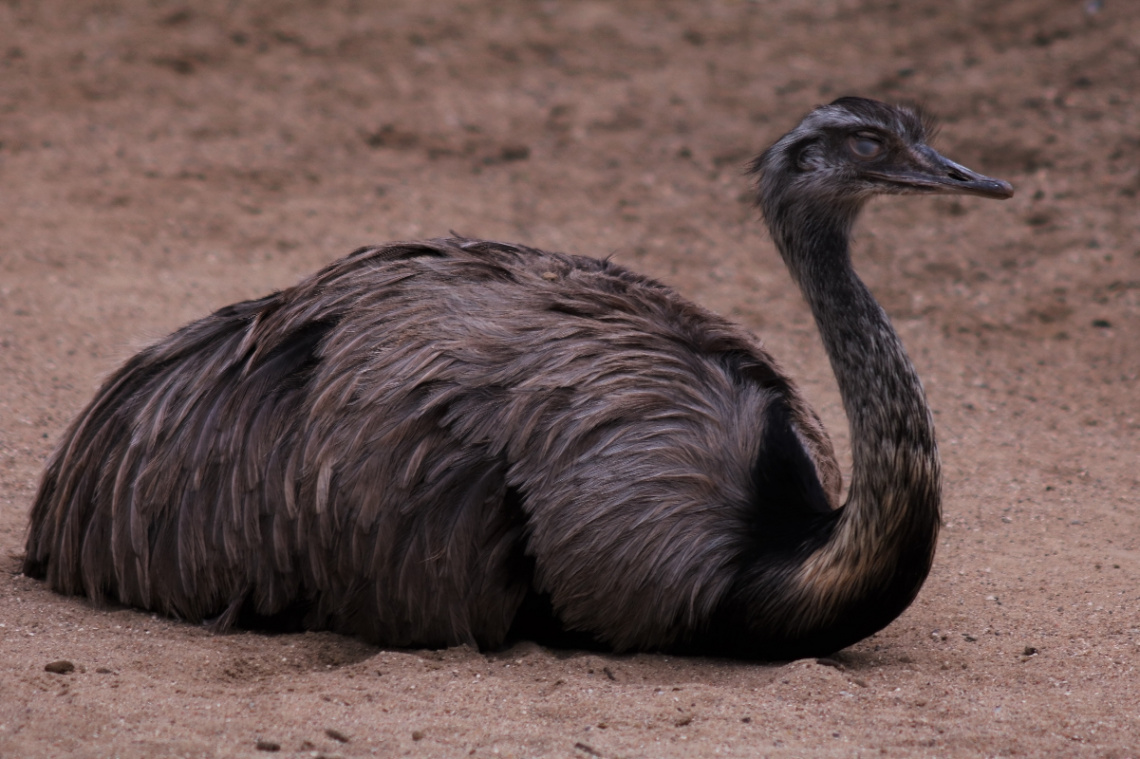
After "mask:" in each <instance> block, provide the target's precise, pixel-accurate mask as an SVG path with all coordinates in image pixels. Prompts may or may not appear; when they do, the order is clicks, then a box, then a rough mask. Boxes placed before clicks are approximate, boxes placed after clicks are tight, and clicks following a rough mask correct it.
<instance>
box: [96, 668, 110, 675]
mask: <svg viewBox="0 0 1140 759" xmlns="http://www.w3.org/2000/svg"><path fill="white" fill-rule="evenodd" d="M95 673H96V674H98V675H113V674H115V670H113V669H111V668H110V667H96V668H95Z"/></svg>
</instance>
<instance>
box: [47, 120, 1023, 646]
mask: <svg viewBox="0 0 1140 759" xmlns="http://www.w3.org/2000/svg"><path fill="white" fill-rule="evenodd" d="M849 100H851V99H849ZM843 102H844V101H837V104H833V105H832V106H825V107H824V108H821V109H819V110H817V111H816V112H813V114H812V115H810V116H809V117H808V120H810V119H811V118H813V116H814V117H816V118H817V120H820V119H822V120H823V122H824V123H826V124H827V125H828V126H827V127H826V129H833V128H834V129H836V130H838V132H837V134H839V133H842V134H845V135H847V137H846V138H844V137H837V138H836V139H839V140H840V142H842V139H854V138H852V137H850V135H852V134H858V133H860V132H858V131H852V130H853V127H851V126H850V125H843V124H839V125H838V126H835V124H836V123H837V122H842V121H844V119H846V121H858V122H859V123H860V124H861V125H862V126H860V127H858V129H861V130H864V132H865V131H866V130H868V129H870V128H871V127H869V126H867V123H866V122H868V120H873V119H870V117H869V116H868V113H864V112H862V111H869V112H870V114H871V115H872V116H875V117H876V118H877V119H878V121H879V122H882V123H883V125H882V126H880V127H879V128H881V129H882V131H883V133H884V135H885V134H887V133H888V132H889V133H891V134H894V133H901V134H903V135H904V138H908V139H910V140H911V141H914V142H920V143H921V144H922V145H923V146H924V145H925V143H924V142H922V140H921V139H917V138H916V137H915V135H909V136H907V135H906V129H907V128H911V129H912V131H913V129H915V128H916V127H915V124H917V123H919V122H918V117H917V116H916V115H914V114H913V113H912V112H910V111H901V110H900V109H894V108H892V107H889V106H884V105H882V104H877V103H873V102H872V101H854V100H852V102H848V103H846V104H845V105H843V106H842V107H840V105H839V104H841V103H843ZM868 103H870V104H871V105H865V104H868ZM827 108H831V109H833V110H835V111H837V112H841V114H840V115H842V116H843V118H842V119H840V118H839V117H838V116H836V115H835V114H833V115H832V118H831V119H830V120H828V119H827V118H825V117H826V114H822V115H821V114H820V111H824V109H827ZM861 109H862V110H861ZM852 111H854V113H852ZM899 113H902V115H901V116H899V115H898V114H899ZM908 114H909V115H908ZM887 116H891V117H893V118H895V119H896V120H901V122H902V126H903V127H905V128H900V127H899V125H898V124H895V125H894V126H893V131H891V129H892V127H891V126H888V125H886V122H887V120H888V119H887ZM808 120H805V122H804V124H801V126H800V127H799V128H798V129H799V130H801V132H802V134H801V135H800V137H799V138H796V139H792V140H791V142H788V143H787V146H785V147H784V148H780V145H781V143H777V145H776V146H774V147H773V148H772V149H770V150H769V151H768V152H767V153H765V154H764V156H762V157H761V158H760V159H758V167H757V168H758V170H759V172H760V176H761V180H760V185H759V191H760V205H761V209H762V211H763V212H764V214H765V218H766V220H767V221H768V223H769V226H770V227H771V228H772V230H773V235H774V238H775V239H776V242H777V245H778V247H780V249H781V252H782V253H783V254H784V257H785V261H786V262H787V263H788V266H789V269H790V270H791V271H792V274H793V277H794V278H795V279H796V280H797V282H799V284H800V286H801V288H802V289H803V290H804V293H805V296H806V297H807V299H808V302H809V304H810V305H811V306H812V309H813V313H814V314H815V317H816V320H817V323H819V325H820V328H821V333H822V334H823V336H824V344H825V346H826V348H827V350H828V353H829V356H830V357H831V360H832V365H833V367H834V369H835V371H836V375H837V377H838V379H839V383H840V389H841V393H842V395H843V399H844V404H845V407H846V408H847V410H848V414H849V418H850V420H851V421H850V423H851V428H852V440H853V442H852V446H853V455H854V472H853V476H852V484H851V489H850V495H849V499H848V503H847V504H846V505H841V504H840V503H839V494H840V489H841V476H840V471H839V467H838V464H837V463H836V459H835V455H834V452H833V450H832V446H831V443H830V441H829V439H828V437H827V435H826V433H825V431H824V430H823V427H822V425H821V424H820V422H819V419H818V418H817V417H816V416H815V414H814V413H813V412H812V411H811V410H810V408H809V407H808V405H807V403H806V402H805V400H804V399H803V397H802V396H801V394H800V393H799V391H798V390H797V389H796V387H795V385H794V384H793V383H792V382H791V380H789V379H788V378H787V376H786V375H785V374H784V372H783V371H782V370H781V369H780V368H779V366H778V365H777V363H776V362H775V361H774V359H773V358H772V357H771V356H770V355H768V354H767V352H766V351H765V350H764V349H763V347H762V346H761V345H760V344H759V342H758V341H757V340H756V339H755V338H754V337H752V336H751V335H749V334H748V333H747V332H746V331H744V330H742V329H741V328H739V327H736V326H734V325H733V324H731V323H730V322H728V321H726V320H724V319H722V318H720V317H718V316H716V315H714V314H711V313H709V312H707V311H705V310H704V309H702V308H700V307H698V306H695V305H693V304H691V303H689V302H687V301H685V300H684V299H683V298H681V297H680V296H679V295H677V294H676V293H675V292H674V291H672V290H671V289H669V288H667V287H665V286H663V285H661V284H659V283H656V282H654V281H652V280H650V279H647V278H645V277H642V276H640V275H637V274H635V273H632V272H630V271H629V270H627V269H624V268H623V267H621V266H618V265H616V264H614V263H611V262H609V261H599V260H595V259H590V258H583V257H576V256H568V255H563V254H556V253H547V252H543V251H539V250H535V249H532V248H527V247H524V246H519V245H512V244H507V243H499V242H490V241H481V240H469V239H461V238H449V239H440V240H431V241H426V242H416V243H396V244H391V245H386V246H381V247H371V248H362V249H360V250H358V251H356V252H355V253H353V254H351V255H350V256H348V257H346V258H344V259H341V260H340V261H337V262H335V263H333V264H332V265H330V266H328V267H327V268H326V269H324V270H323V271H321V272H319V273H317V274H316V275H314V276H312V277H310V278H308V279H306V280H304V281H303V282H301V283H300V284H298V285H296V286H295V287H292V288H289V289H287V290H284V291H282V292H280V293H276V294H273V295H270V296H268V297H266V298H262V299H260V300H255V301H248V302H245V303H239V304H236V305H233V306H230V307H227V308H224V309H222V310H220V311H218V312H216V313H215V314H213V315H211V316H208V317H206V318H204V319H202V320H200V321H198V322H195V323H193V324H190V325H188V326H187V327H184V328H183V329H181V330H179V331H178V332H176V333H174V334H173V335H171V336H170V337H168V338H166V339H165V340H162V341H160V342H159V343H157V344H155V345H153V346H151V347H150V348H148V349H146V350H144V351H143V352H141V353H140V354H138V355H137V356H135V357H134V358H133V359H131V360H130V361H129V362H128V363H127V364H126V365H125V366H124V367H123V368H121V369H120V370H119V371H118V372H117V373H115V374H114V375H112V376H111V378H110V379H108V380H107V382H106V383H105V384H104V386H103V388H102V389H101V390H100V391H99V393H98V394H97V396H96V398H95V399H94V401H93V402H92V404H91V405H90V406H89V407H88V408H87V410H86V411H84V412H83V413H82V414H81V415H80V416H79V418H78V419H77V420H76V421H75V422H74V423H73V425H72V426H71V428H70V429H69V431H68V432H67V433H66V435H65V437H64V441H63V443H62V444H61V446H60V447H59V449H58V450H57V451H56V453H55V454H54V456H53V457H52V459H51V461H50V462H49V464H48V468H47V470H46V472H45V475H44V478H43V482H42V483H41V487H40V491H39V493H38V494H37V497H36V501H35V505H34V507H33V511H32V518H31V526H30V530H29V538H28V550H27V557H26V560H25V571H26V572H27V573H28V574H30V575H33V576H40V577H46V578H47V580H48V581H49V582H50V583H51V585H52V587H54V588H55V589H57V590H59V591H61V592H65V593H85V594H86V595H88V596H89V597H91V598H93V599H95V600H96V601H99V600H102V599H106V598H110V599H115V600H118V601H120V602H123V603H127V604H130V605H135V606H140V607H143V608H148V609H153V610H156V611H159V612H162V613H164V614H169V615H172V616H175V617H178V618H182V619H186V620H190V621H204V620H213V621H214V624H215V626H216V627H218V628H220V629H225V628H227V627H229V626H231V625H233V624H243V625H244V624H251V625H262V626H271V627H272V626H285V627H293V628H303V629H332V630H337V631H340V632H345V633H349V634H354V635H359V636H361V637H363V638H365V639H367V640H370V641H373V642H375V643H378V644H381V645H390V646H444V645H454V644H460V643H471V644H475V645H478V646H481V647H485V648H493V647H497V646H500V645H502V643H503V642H504V640H505V639H506V638H507V636H508V634H510V633H511V631H512V629H524V630H525V629H527V625H528V623H535V624H539V625H540V626H541V625H542V624H553V625H554V627H556V628H558V629H561V630H564V631H570V632H575V631H576V632H581V633H583V634H584V635H585V636H587V637H589V638H592V639H593V640H595V641H597V642H600V643H602V644H604V645H607V646H610V647H613V648H615V649H617V650H676V651H683V652H690V651H691V652H703V653H717V654H726V655H739V656H751V657H763V658H773V657H782V658H786V657H792V656H798V655H805V654H811V653H817V654H819V653H828V652H831V651H834V650H836V649H838V648H841V647H843V646H845V645H848V644H850V643H852V642H854V641H856V640H859V639H860V638H862V637H865V636H866V635H868V634H870V633H872V632H874V631H875V630H878V629H881V628H882V627H883V626H885V625H886V624H888V623H889V622H890V621H891V620H892V619H894V618H895V616H897V615H898V614H899V613H901V611H902V610H903V609H905V608H906V606H907V605H908V604H909V603H910V601H911V600H912V599H913V598H914V595H915V594H916V593H917V591H918V588H919V587H920V586H921V584H922V581H923V580H924V578H925V577H926V574H927V572H928V571H929V568H930V563H931V560H932V557H933V547H934V539H935V537H936V535H937V525H938V519H939V516H938V514H939V491H940V486H939V474H938V459H937V451H936V448H935V445H934V436H933V425H932V423H931V420H930V415H929V412H928V410H927V408H926V405H925V401H924V399H923V395H922V389H921V385H920V383H919V381H918V378H917V376H916V375H915V373H914V370H913V368H912V367H911V366H910V363H909V362H908V361H907V360H906V356H905V353H904V352H903V350H902V347H901V344H900V343H899V341H898V338H897V337H896V336H895V333H894V332H893V330H892V329H891V328H890V324H889V321H888V320H887V318H886V315H885V314H884V313H883V312H882V310H881V309H880V308H879V307H878V305H877V304H876V303H875V302H874V300H873V298H872V297H871V295H870V293H869V292H868V291H867V290H866V288H865V287H864V286H863V285H862V283H861V282H859V280H858V278H857V277H856V276H855V274H854V271H853V270H852V269H851V266H850V259H849V254H848V251H847V246H846V239H847V234H848V233H849V231H850V225H851V223H853V221H854V217H855V215H856V213H857V212H858V208H859V206H860V205H861V202H862V200H863V199H865V196H867V195H869V194H870V191H867V192H863V193H862V194H861V195H860V197H859V198H857V199H856V200H854V201H850V202H849V203H848V206H849V208H844V209H841V211H840V212H833V213H831V214H830V215H829V214H828V213H826V212H825V211H826V209H825V208H824V207H823V204H822V202H821V201H820V200H819V197H820V196H821V193H820V191H819V188H820V187H821V186H823V187H825V188H826V187H828V186H829V185H826V183H824V184H820V183H817V184H816V185H814V186H813V185H812V184H811V183H810V182H808V181H807V180H804V178H803V177H801V176H798V175H797V172H799V173H809V172H811V171H817V170H818V171H822V170H821V169H813V168H812V167H813V164H812V161H817V162H818V163H819V166H825V165H826V166H827V167H829V170H830V167H831V164H829V163H828V156H827V155H826V151H825V150H824V149H823V148H821V147H819V146H818V144H816V143H810V144H809V143H804V142H803V141H804V139H806V135H809V134H817V135H818V134H819V133H824V132H826V129H824V127H821V126H819V125H815V126H812V125H809V124H808ZM917 128H919V129H920V128H921V125H919V127H917ZM795 134H796V132H793V133H790V134H789V136H788V137H786V138H785V141H787V140H789V139H790V138H792V137H793V135H795ZM923 135H924V133H920V134H918V136H917V137H918V138H921V137H922V136H923ZM797 139H798V140H799V142H797V141H796V140H797ZM900 139H903V138H900ZM882 140H883V142H885V141H886V138H885V137H883V138H882ZM801 143H802V144H801ZM812 145H816V147H817V148H818V149H819V151H820V152H819V154H818V155H811V154H809V153H810V148H811V146H812ZM789 146H790V147H789ZM797 146H798V147H797ZM832 147H834V146H832ZM859 147H860V146H853V147H851V149H852V150H856V153H858V150H857V148H859ZM861 147H866V146H861ZM778 148H779V149H778ZM828 149H829V150H830V149H832V148H828ZM797 150H799V152H798V153H797V152H796V151H797ZM931 153H933V151H931ZM934 155H935V156H937V154H934ZM938 158H941V157H940V156H938ZM942 160H945V159H942ZM781 162H783V163H781ZM954 166H957V165H956V164H954ZM957 169H961V170H962V171H966V172H967V173H968V170H965V169H962V167H957ZM781 177H782V179H783V180H785V181H784V182H783V183H782V184H779V185H776V184H774V183H775V182H776V181H777V180H778V179H780V178H781ZM787 180H801V184H800V185H797V184H796V183H795V181H790V182H789V181H787ZM982 180H985V181H989V182H991V183H993V182H994V181H995V180H987V179H986V178H978V177H977V175H972V174H969V176H968V177H967V178H966V179H964V180H961V181H963V182H967V183H968V182H973V183H974V184H972V185H969V186H968V187H967V189H965V190H962V189H961V188H960V187H959V189H958V190H957V191H971V192H975V193H978V194H990V195H992V196H995V197H997V196H1002V194H1003V193H1005V190H1007V189H1008V185H1004V189H1003V186H1002V185H1003V183H997V184H994V185H990V186H983V185H982V184H979V182H982ZM829 181H831V182H834V183H835V186H837V187H842V186H843V185H842V183H841V178H835V177H831V178H830V179H829ZM846 181H847V184H848V186H850V185H851V179H850V178H848V179H847V180H846ZM797 187H798V188H799V189H798V192H799V195H800V197H797V196H796V192H797V190H796V188H797ZM979 188H981V189H979ZM995 188H996V189H995ZM878 191H882V189H879V190H878ZM813 192H815V195H813V194H812V193H813ZM822 196H823V197H830V198H831V200H830V203H831V206H832V208H833V211H834V207H835V205H836V202H837V201H836V198H839V200H847V196H845V195H842V193H839V194H836V193H834V192H833V193H831V195H830V196H828V195H827V193H823V194H822ZM839 205H841V206H842V203H839ZM813 214H814V216H813ZM528 617H534V618H535V619H528ZM539 618H542V619H539Z"/></svg>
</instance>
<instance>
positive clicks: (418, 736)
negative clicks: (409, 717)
mask: <svg viewBox="0 0 1140 759" xmlns="http://www.w3.org/2000/svg"><path fill="white" fill-rule="evenodd" d="M423 739H424V731H423V730H413V731H412V740H413V741H422V740H423Z"/></svg>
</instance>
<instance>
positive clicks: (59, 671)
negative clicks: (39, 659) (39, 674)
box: [44, 659, 75, 675]
mask: <svg viewBox="0 0 1140 759" xmlns="http://www.w3.org/2000/svg"><path fill="white" fill-rule="evenodd" d="M74 671H75V665H74V664H72V663H71V662H69V661H68V660H67V659H60V660H59V661H53V662H50V663H48V664H45V665H44V672H51V673H53V674H56V675H70V674H71V673H72V672H74Z"/></svg>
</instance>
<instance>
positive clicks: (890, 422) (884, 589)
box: [773, 208, 941, 629]
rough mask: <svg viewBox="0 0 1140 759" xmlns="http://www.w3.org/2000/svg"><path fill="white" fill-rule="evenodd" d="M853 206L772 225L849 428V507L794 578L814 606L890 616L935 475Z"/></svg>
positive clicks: (911, 578)
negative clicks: (868, 609) (854, 253)
mask: <svg viewBox="0 0 1140 759" xmlns="http://www.w3.org/2000/svg"><path fill="white" fill-rule="evenodd" d="M857 212H858V209H857V208H855V209H853V210H852V212H851V213H849V214H848V215H847V216H846V217H841V218H838V219H837V218H836V217H835V215H834V209H832V211H831V214H827V213H818V214H816V215H815V218H811V216H812V214H811V209H810V208H806V209H802V211H801V213H806V215H807V216H808V218H803V217H802V216H801V218H799V219H797V220H795V221H793V222H792V223H791V224H785V225H779V226H774V228H773V233H774V236H775V237H776V241H777V245H778V246H779V247H780V250H781V253H782V254H783V256H784V259H785V261H786V262H787V264H788V267H789V269H791V271H792V275H793V276H794V277H795V279H796V280H797V282H798V283H799V286H800V289H801V290H802V291H803V293H804V296H805V298H806V299H807V301H808V303H809V305H810V306H811V310H812V314H813V315H814V317H815V321H816V324H817V325H818V327H819V331H820V334H821V336H822V338H823V344H824V347H825V349H826V351H827V355H828V357H829V358H830V360H831V366H832V370H833V371H834V372H835V377H836V380H837V382H838V384H839V391H840V395H841V396H842V399H843V406H844V409H845V410H846V413H847V419H848V424H849V427H850V432H851V452H852V459H853V470H852V474H851V487H850V491H849V495H848V499H847V502H846V504H845V505H844V507H843V510H842V512H841V514H840V515H839V517H838V520H837V523H836V525H835V530H834V532H833V533H832V535H831V538H830V540H829V541H828V542H827V543H826V544H825V545H824V546H823V547H822V548H821V549H820V550H818V551H817V552H815V553H814V554H813V555H812V556H811V557H809V559H808V560H807V562H805V564H804V566H803V568H802V570H801V571H802V574H801V578H802V579H803V581H804V589H805V590H806V591H807V592H808V593H809V595H823V596H826V598H819V599H818V600H819V601H820V602H821V603H820V604H819V605H817V606H816V608H817V609H828V608H830V609H834V610H838V609H840V608H842V607H844V606H850V605H852V604H855V605H859V604H867V603H870V604H872V605H877V607H878V608H880V609H882V607H883V606H884V605H887V606H894V605H896V604H898V605H899V608H898V610H897V611H896V612H895V614H897V613H898V612H901V610H902V609H903V608H906V606H907V605H908V604H909V603H910V602H911V601H912V600H913V598H914V596H915V594H917V592H918V589H919V587H920V586H921V584H922V582H923V580H925V578H926V575H927V573H928V572H929V570H930V565H931V561H932V560H933V554H934V545H935V541H936V538H937V534H938V526H939V524H940V520H941V515H940V500H941V474H940V465H939V459H938V450H937V446H936V444H935V439H934V424H933V420H932V419H931V416H930V410H929V408H928V407H927V404H926V397H925V394H924V393H923V390H922V383H921V381H920V380H919V378H918V375H917V373H916V372H915V370H914V367H913V366H912V365H911V363H910V360H909V359H908V358H907V355H906V351H905V350H904V349H903V346H902V342H901V341H900V340H899V338H898V335H897V334H896V333H895V331H894V329H893V328H892V326H891V323H890V320H889V319H888V318H887V315H886V313H885V312H884V311H883V309H882V308H881V307H880V306H879V304H878V303H877V302H876V301H875V299H874V297H873V296H872V295H871V292H870V291H869V290H868V289H867V287H866V285H864V284H863V282H862V281H861V280H860V279H859V277H858V276H857V275H856V273H855V270H854V268H853V267H852V265H851V257H850V230H851V227H852V224H853V222H854V219H855V215H856V214H857ZM785 218H787V217H786V216H785ZM794 230H810V234H808V235H806V236H805V235H803V234H802V233H796V232H794ZM893 618H894V616H893V615H892V616H891V617H890V619H893ZM887 621H889V619H888V620H887ZM885 623H886V622H884V623H883V624H885ZM876 629H877V628H876Z"/></svg>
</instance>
